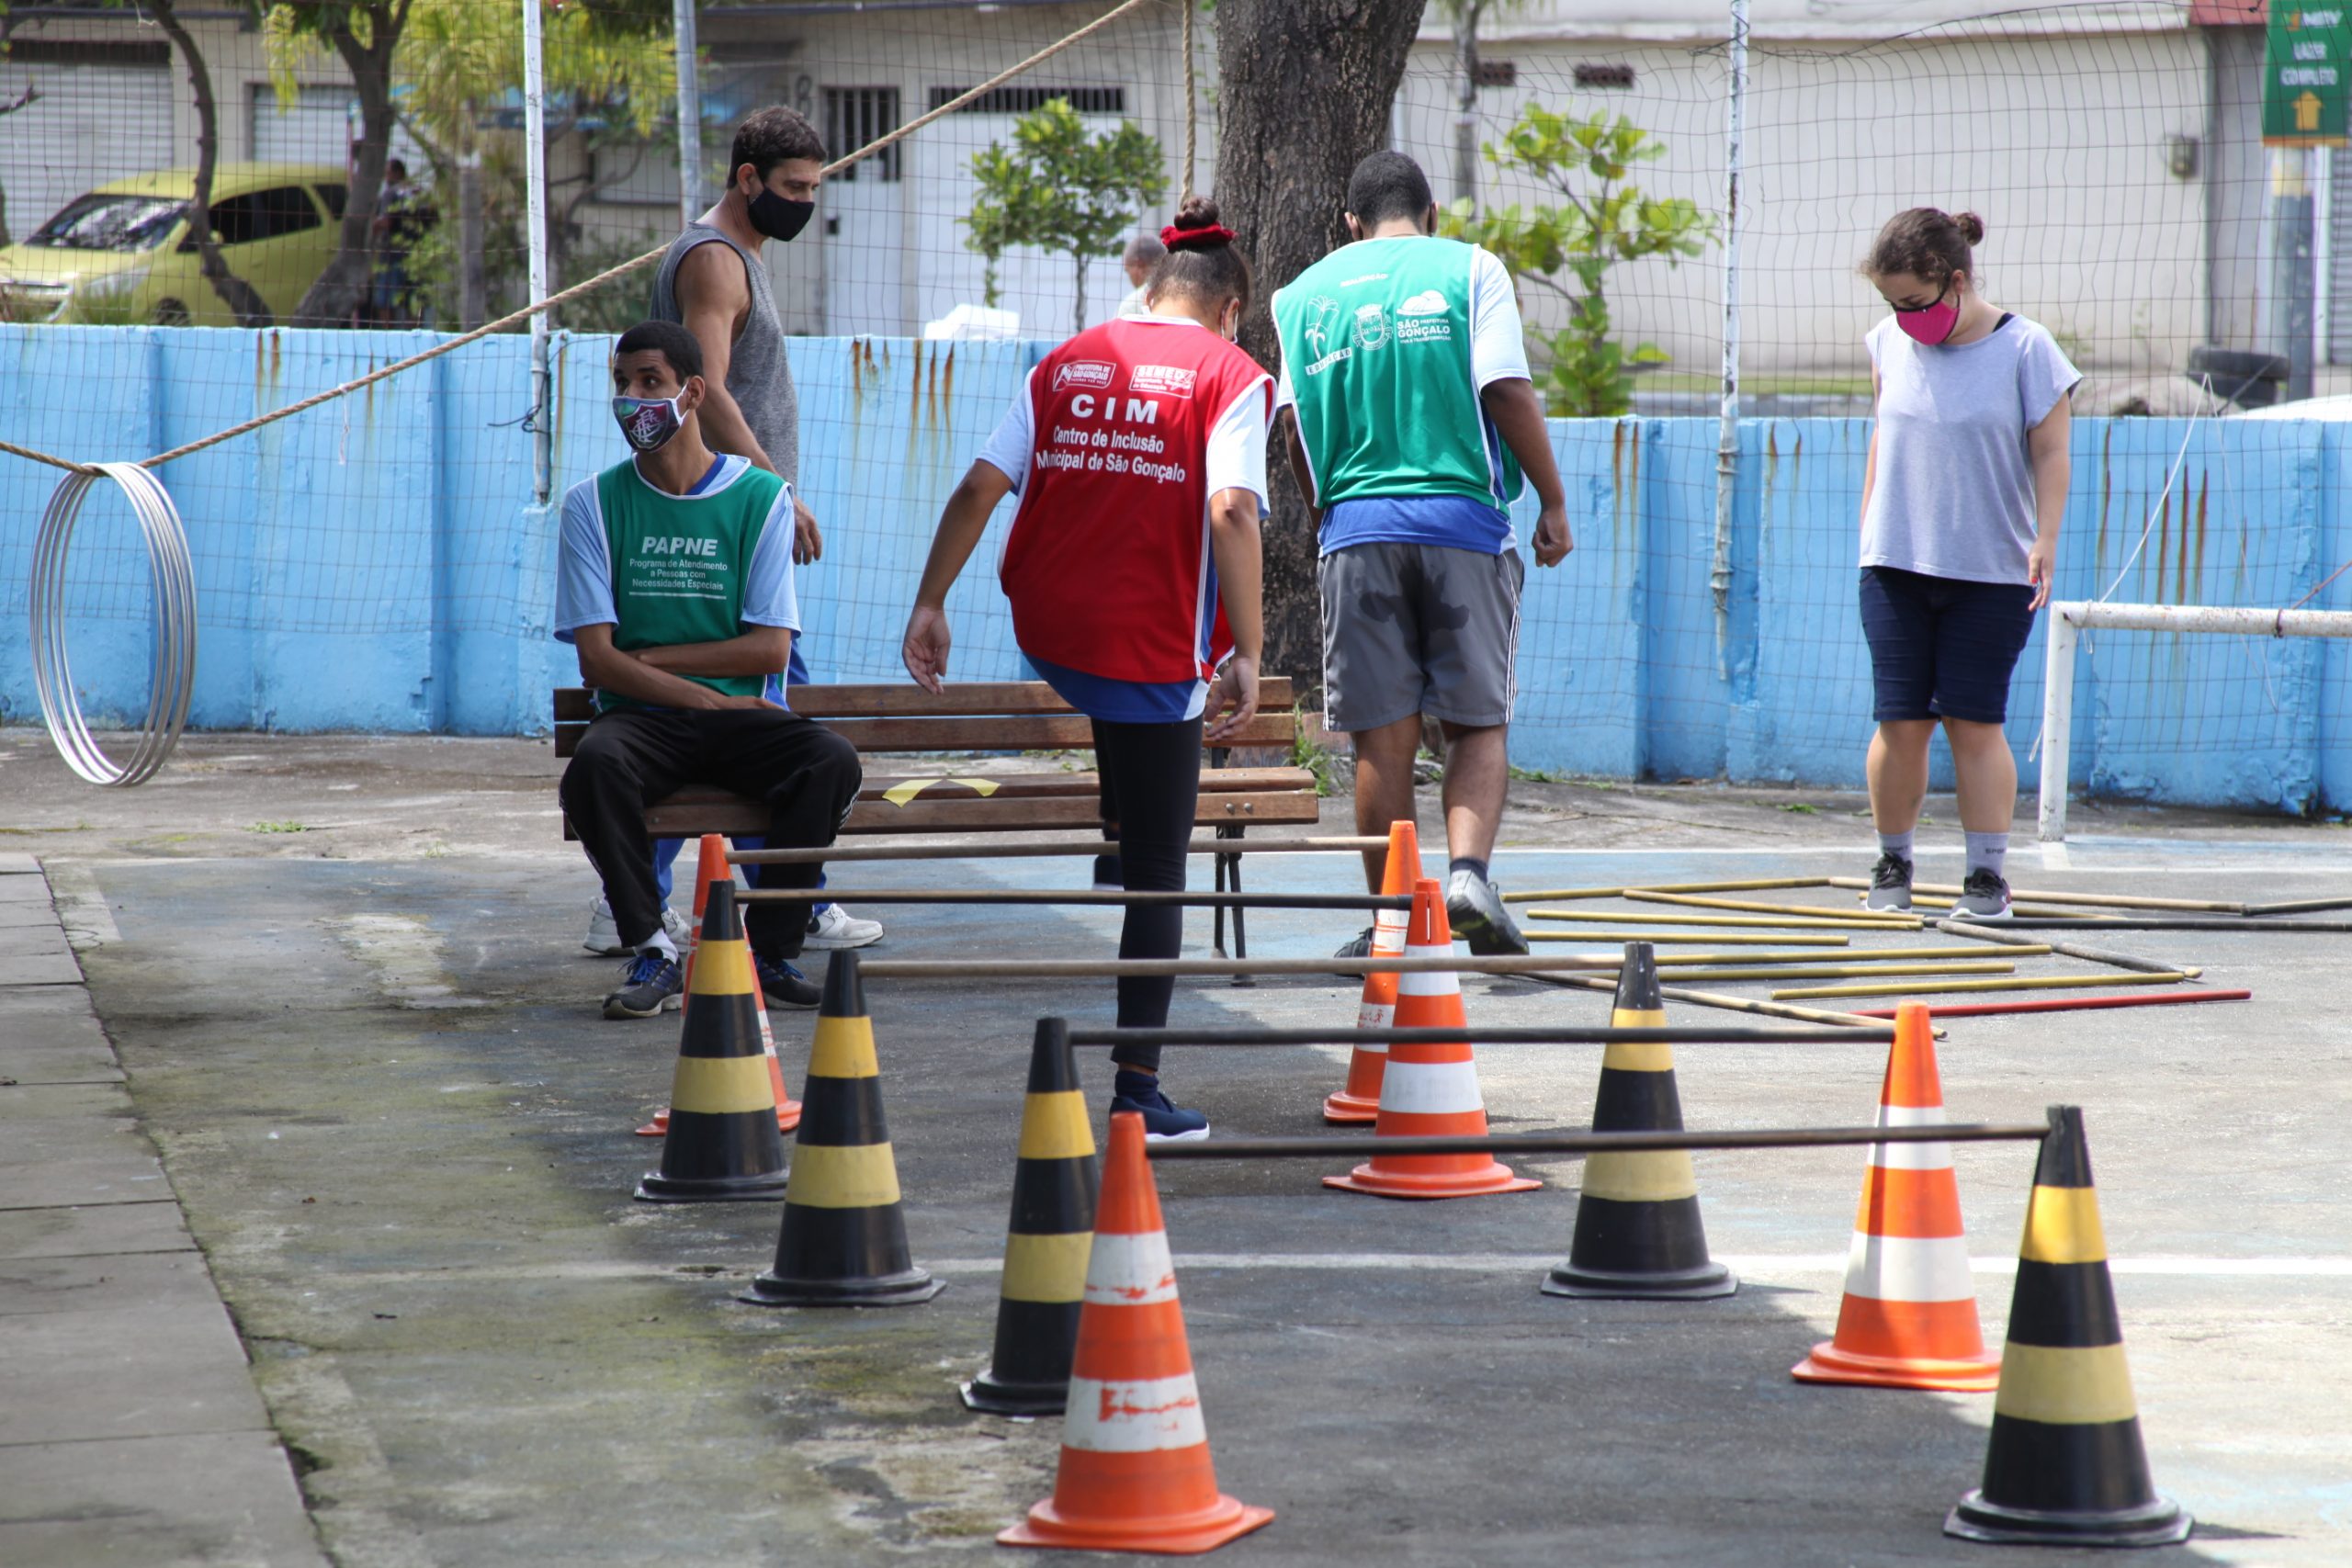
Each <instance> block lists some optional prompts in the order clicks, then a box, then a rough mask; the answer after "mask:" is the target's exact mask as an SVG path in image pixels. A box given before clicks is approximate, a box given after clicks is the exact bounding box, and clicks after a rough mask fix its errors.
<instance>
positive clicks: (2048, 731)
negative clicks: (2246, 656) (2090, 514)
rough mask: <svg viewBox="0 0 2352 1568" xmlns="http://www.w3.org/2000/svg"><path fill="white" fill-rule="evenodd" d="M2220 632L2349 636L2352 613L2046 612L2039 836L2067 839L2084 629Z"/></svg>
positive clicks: (2074, 607) (2073, 608)
mask: <svg viewBox="0 0 2352 1568" xmlns="http://www.w3.org/2000/svg"><path fill="white" fill-rule="evenodd" d="M2102 630H2111V631H2141V632H2218V633H2222V634H2223V635H2227V636H2235V637H2352V611H2345V610H2265V609H2258V608H2234V607H2229V606H2222V605H2209V604H2098V603H2095V602H2093V601H2090V600H2085V599H2075V600H2068V601H2064V602H2060V603H2053V604H2052V605H2051V606H2050V635H2049V643H2048V655H2047V658H2048V662H2047V665H2046V667H2045V670H2044V672H2043V673H2044V678H2043V681H2042V687H2041V838H2042V841H2043V842H2045V843H2058V842H2063V841H2064V839H2065V837H2066V764H2067V761H2068V752H2069V750H2070V745H2071V742H2072V740H2073V737H2074V721H2075V643H2076V642H2077V641H2078V640H2080V638H2081V637H2082V634H2083V633H2084V632H2086V631H2102Z"/></svg>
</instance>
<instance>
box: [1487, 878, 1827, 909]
mask: <svg viewBox="0 0 2352 1568" xmlns="http://www.w3.org/2000/svg"><path fill="white" fill-rule="evenodd" d="M1826 886H1830V881H1829V878H1827V877H1826V876H1755V877H1749V878H1748V879H1747V880H1746V881H1744V882H1660V883H1657V884H1655V885H1651V886H1643V887H1641V888H1638V889H1634V888H1628V887H1623V886H1611V887H1555V888H1552V889H1550V890H1548V891H1546V890H1544V889H1540V888H1539V889H1537V890H1536V891H1534V892H1532V893H1506V894H1504V895H1503V902H1504V903H1506V904H1532V903H1535V902H1536V901H1538V900H1539V899H1544V898H1623V897H1624V896H1625V895H1626V894H1627V893H1629V892H1635V891H1639V892H1643V893H1758V892H1761V891H1763V890H1764V889H1766V888H1768V887H1826Z"/></svg>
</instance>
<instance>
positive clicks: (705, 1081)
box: [637, 886, 787, 1203]
mask: <svg viewBox="0 0 2352 1568" xmlns="http://www.w3.org/2000/svg"><path fill="white" fill-rule="evenodd" d="M699 943H700V948H701V956H702V962H701V964H699V965H698V966H697V969H696V973H695V977H694V979H693V981H692V982H690V983H689V984H688V986H687V987H686V1001H685V1017H684V1020H683V1021H682V1022H681V1024H680V1026H679V1031H678V1066H677V1070H676V1073H675V1076H674V1077H673V1078H672V1080H671V1085H670V1104H671V1116H670V1130H669V1133H668V1135H667V1136H666V1137H665V1138H664V1140H663V1141H662V1168H661V1169H659V1170H653V1171H648V1172H646V1174H645V1177H644V1179H642V1180H640V1181H639V1183H638V1186H637V1196H638V1198H639V1200H640V1201H644V1202H648V1203H711V1202H720V1203H724V1202H743V1201H774V1200H775V1199H778V1198H781V1197H783V1196H784V1195H785V1191H786V1185H787V1177H786V1170H785V1158H784V1140H783V1138H782V1137H780V1136H779V1135H778V1134H777V1133H776V1129H775V1089H774V1088H773V1087H772V1085H771V1081H770V1079H769V1077H768V1069H767V1064H766V1062H765V1061H764V1060H763V1057H762V1054H761V1052H760V1049H759V1041H758V1035H757V1032H756V1025H755V1018H756V1014H755V1011H754V1007H753V1001H754V998H756V997H757V996H758V994H759V993H758V988H757V983H756V982H755V981H754V979H753V978H752V952H751V949H750V948H749V947H747V946H746V945H745V944H744V942H743V928H742V923H741V920H740V919H738V918H737V916H736V910H735V898H734V890H733V888H732V886H719V887H718V888H717V889H715V890H714V891H713V893H712V896H711V898H710V905H709V912H708V915H707V919H706V920H705V922H704V929H703V931H702V932H701V934H700V937H699Z"/></svg>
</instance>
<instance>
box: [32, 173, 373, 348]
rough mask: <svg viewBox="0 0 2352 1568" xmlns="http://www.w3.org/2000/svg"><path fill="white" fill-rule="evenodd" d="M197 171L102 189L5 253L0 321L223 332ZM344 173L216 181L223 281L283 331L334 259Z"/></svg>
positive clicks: (223, 311)
mask: <svg viewBox="0 0 2352 1568" xmlns="http://www.w3.org/2000/svg"><path fill="white" fill-rule="evenodd" d="M195 189H196V171H195V170H194V169H192V168H188V169H164V170H160V171H158V172H156V173H153V174H146V175H132V176H131V177H130V178H129V179H122V180H115V181H112V182H110V183H108V184H107V185H102V186H99V187H98V188H97V189H96V190H94V191H92V192H90V193H89V194H88V195H87V196H82V197H75V198H74V200H72V201H69V202H67V203H66V204H65V207H64V209H62V211H60V212H59V213H58V214H57V216H56V217H54V218H51V220H49V221H48V222H46V223H44V224H42V225H41V226H40V228H38V229H36V230H34V231H32V233H31V234H29V235H28V236H27V237H26V238H25V239H24V240H23V241H21V242H20V243H17V244H13V245H9V246H6V247H5V248H0V321H78V322H85V323H101V324H112V325H121V324H130V323H144V322H154V323H157V324H159V325H163V326H206V327H229V326H234V325H236V324H237V322H236V318H235V316H234V315H232V313H231V312H230V310H229V307H228V306H227V305H226V304H224V303H223V302H222V301H221V299H220V294H219V293H218V292H216V291H215V290H214V288H213V287H212V286H211V285H210V284H209V283H207V282H206V281H205V280H204V275H203V272H202V271H201V269H200V265H199V262H200V258H199V257H198V254H197V249H196V236H195V235H194V234H193V233H191V232H190V231H189V230H188V222H187V208H188V200H189V197H191V195H193V193H194V192H195ZM343 198H344V171H343V170H342V169H341V168H339V167H336V166H335V165H333V164H221V165H220V166H219V167H218V168H216V169H215V170H214V171H213V174H212V231H213V233H214V234H216V235H217V236H219V238H220V258H221V260H222V261H224V262H226V263H227V264H228V266H229V270H230V271H231V272H232V273H234V274H236V275H237V276H239V277H242V278H243V279H244V280H245V281H246V282H247V283H250V284H252V285H253V286H254V288H255V289H256V290H257V291H259V293H260V295H261V297H262V299H263V300H264V301H265V302H266V303H267V305H268V306H269V310H270V314H271V315H272V316H273V317H275V318H276V319H277V320H278V321H285V320H286V319H287V318H288V316H290V315H292V314H293V312H294V307H295V305H296V304H297V303H299V302H300V299H301V298H302V295H303V292H304V290H306V289H308V288H310V287H311V283H312V282H313V281H315V280H316V279H317V277H318V276H319V274H320V273H322V272H323V271H324V270H326V265H327V263H328V262H329V261H330V260H332V259H333V258H334V253H335V244H336V242H337V240H338V239H339V237H340V236H341V233H342V222H343Z"/></svg>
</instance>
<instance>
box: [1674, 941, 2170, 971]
mask: <svg viewBox="0 0 2352 1568" xmlns="http://www.w3.org/2000/svg"><path fill="white" fill-rule="evenodd" d="M1639 940H1641V941H1644V942H1647V941H1649V940H1651V939H1649V938H1647V937H1643V938H1640V939H1639ZM2049 951H2050V944H2049V943H2047V942H2020V943H2017V944H2015V945H2008V946H2006V948H2005V951H2003V952H2002V953H2000V954H1999V956H2000V957H2003V958H2036V957H2040V956H2041V954H2043V953H2048V952H2049ZM1988 956H1991V955H1989V954H1986V953H1974V952H1972V951H1971V950H1969V949H1968V948H1965V947H1853V948H1847V949H1844V950H1843V951H1841V952H1837V953H1824V952H1822V951H1820V950H1819V949H1818V948H1797V949H1792V950H1790V951H1788V952H1780V951H1777V950H1770V949H1768V950H1765V951H1761V952H1757V953H1738V952H1735V953H1659V954H1657V966H1658V967H1659V968H1661V969H1664V968H1668V967H1669V966H1672V965H1678V964H1945V963H1954V964H1958V963H1966V962H1968V961H1969V960H1971V959H1977V958H1985V957H1988ZM2155 967H2158V968H2162V967H2163V965H2161V964H2158V965H2156V966H2155Z"/></svg>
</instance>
